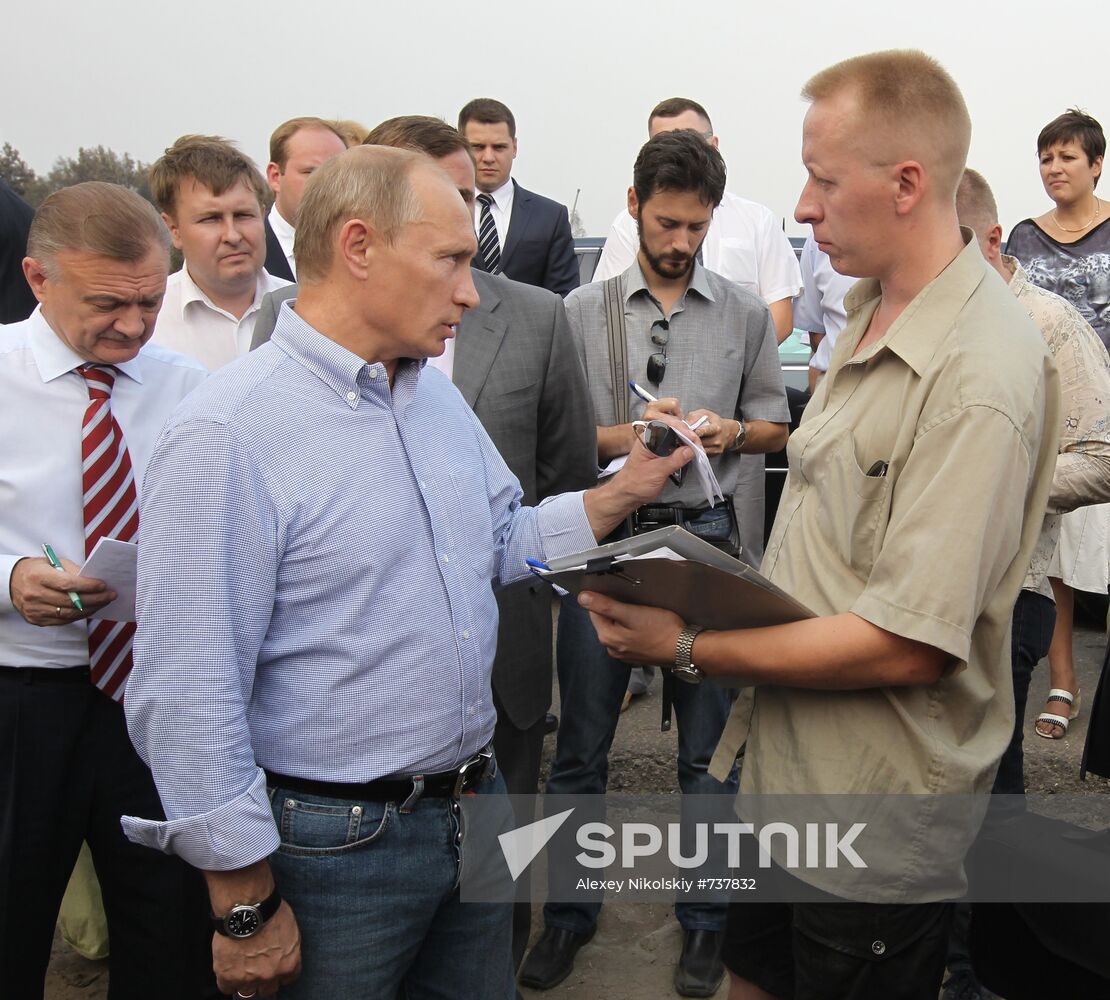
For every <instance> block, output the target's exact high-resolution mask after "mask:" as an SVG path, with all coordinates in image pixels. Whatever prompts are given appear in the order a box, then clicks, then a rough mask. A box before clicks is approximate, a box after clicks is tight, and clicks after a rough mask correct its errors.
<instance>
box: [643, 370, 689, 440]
mask: <svg viewBox="0 0 1110 1000" xmlns="http://www.w3.org/2000/svg"><path fill="white" fill-rule="evenodd" d="M628 388H629V389H631V390H632V391H633V393H635V394H636V395H637V396H639V397H640V399H642V400H643V401H644V402H645V403H647V404H648V405H647V407H646V408H645V410H644V414H643V416H642V417H641V418H640V419H641V420H654V419H655V418H656V417H657V416H659V414H660V413H668V414H670V415H671V416H672V417H678V419H679V420H685V419H686V416H685V414H684V413H683V412H682V407H681V406H680V405H679V402H678V400H677V399H675V398H674V396H664V397H662V398H659V399H657V398H656V397H655V396H653V395H652V394H651V393H650V392H648V391H647V389H645V388H644V387H643V386H642V385H640V384H639V383H638V382H635V381H633V380H631V379H629V382H628ZM707 412H708V411H707ZM707 421H708V418H707V417H699V418H698V419H697V420H695V421H694V422H693V423H692V424H687V426H688V427H689V428H690V430H692V431H695V432H696V433H697V435H698V437H702V436H703V435H702V430H701V429H702V427H703V426H705V424H706V423H707Z"/></svg>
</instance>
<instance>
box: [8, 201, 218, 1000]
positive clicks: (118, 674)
mask: <svg viewBox="0 0 1110 1000" xmlns="http://www.w3.org/2000/svg"><path fill="white" fill-rule="evenodd" d="M168 242H169V236H168V233H167V232H166V229H165V226H164V225H163V224H162V221H161V219H160V218H159V217H158V214H157V212H156V211H155V210H154V208H153V207H152V206H151V205H149V204H148V203H147V202H146V201H144V200H143V199H142V198H141V197H139V196H138V195H137V194H134V193H133V192H131V191H128V190H126V189H125V188H122V187H118V186H116V185H113V184H101V183H89V184H78V185H76V186H74V187H70V188H66V189H63V190H62V191H59V192H57V193H56V194H54V195H52V196H51V197H50V198H48V199H47V200H46V201H45V202H44V203H43V205H42V207H41V208H40V209H39V210H38V212H37V214H36V216H35V220H34V222H33V223H32V226H31V233H30V236H29V239H28V256H27V257H26V258H25V259H24V261H23V270H24V274H25V276H26V278H27V281H28V283H29V285H30V286H31V290H32V291H33V292H34V294H35V297H36V298H37V299H38V302H39V308H38V309H36V310H35V312H34V313H33V314H32V315H31V317H30V318H29V319H27V320H25V321H23V322H22V323H14V324H12V325H10V326H5V327H0V399H2V400H3V407H4V409H3V417H4V419H3V420H0V505H2V508H3V515H2V516H0V575H2V576H3V578H5V579H6V580H7V586H4V587H0V898H2V899H3V900H4V905H3V906H2V907H0V983H2V984H3V992H4V993H5V995H10V996H13V997H16V996H18V997H21V998H22V997H36V996H41V995H42V991H43V979H44V976H45V972H46V967H47V964H48V961H49V956H50V947H51V940H52V937H53V930H54V922H55V920H56V918H57V913H58V907H59V904H60V902H61V898H62V893H63V891H64V889H65V886H66V881H67V879H68V877H69V873H70V871H71V870H72V868H73V864H74V861H75V860H76V858H77V853H78V849H79V848H80V846H81V842H82V841H87V842H88V844H89V846H90V848H91V850H92V855H93V860H94V862H95V864H96V870H97V875H98V877H99V879H100V882H101V886H102V890H103V896H104V904H105V910H106V912H107V917H108V929H109V935H110V938H111V973H110V974H111V988H112V993H113V995H118V996H140V995H142V994H143V993H144V992H147V991H149V989H150V987H151V984H152V983H157V984H158V995H159V996H181V997H186V996H188V997H196V996H198V995H199V994H200V990H201V987H200V982H201V979H200V977H201V976H202V975H203V973H204V966H205V963H204V961H203V959H204V944H205V937H206V934H205V927H206V921H204V920H203V916H204V914H203V912H202V910H201V907H202V906H203V903H202V900H203V896H202V895H201V893H200V885H199V881H198V879H197V876H196V873H195V872H190V871H188V870H187V869H186V867H185V866H184V865H183V864H182V863H181V862H180V861H179V860H178V859H176V858H169V857H165V856H163V855H160V854H158V853H157V852H155V851H151V850H148V849H146V848H143V847H139V846H136V845H134V844H131V843H130V842H129V841H128V840H127V839H126V838H125V837H124V836H123V833H122V831H121V829H120V822H119V818H120V815H121V814H123V813H134V812H137V811H140V812H141V811H142V810H144V809H155V810H158V809H160V806H159V802H158V794H157V791H156V790H155V787H154V783H153V781H152V779H151V776H150V772H149V770H147V768H146V766H145V765H144V764H143V763H142V761H141V760H140V759H139V757H138V756H137V755H136V753H135V752H134V750H133V749H132V747H131V744H130V741H129V740H128V737H127V727H126V723H125V720H124V715H123V710H122V707H121V702H122V701H123V698H124V694H125V691H126V685H127V676H128V673H129V672H130V670H131V639H132V635H133V633H134V631H135V625H134V623H133V622H118V621H110V620H106V619H102V618H99V617H98V612H99V611H101V610H102V609H103V608H105V607H106V606H107V605H108V604H109V603H110V602H111V601H112V600H113V599H114V598H115V594H114V593H113V592H112V591H111V589H110V586H109V584H108V583H105V582H104V581H101V580H93V579H88V578H86V577H82V576H79V575H78V568H79V565H80V564H81V563H82V562H84V560H85V558H86V557H87V555H88V554H89V553H91V552H92V550H93V548H94V547H95V545H96V543H97V542H98V541H99V540H100V539H101V538H117V539H120V540H123V541H135V540H137V538H138V528H139V515H138V490H139V489H141V487H142V476H143V470H144V468H145V465H146V460H147V457H148V456H149V454H150V452H151V450H152V449H153V447H154V443H155V441H156V440H157V438H158V435H159V433H160V431H161V428H162V425H163V423H164V422H165V420H166V417H167V416H168V415H169V413H170V412H171V411H172V410H173V408H174V407H175V406H176V405H177V404H178V402H180V401H181V399H183V398H184V397H185V396H186V395H187V394H188V393H189V392H190V391H191V390H192V389H193V388H195V387H196V386H197V385H198V384H199V383H200V382H201V381H202V380H203V379H204V377H205V372H204V369H203V368H202V367H201V366H200V365H199V364H197V363H196V362H194V361H192V360H190V359H188V358H185V357H183V356H182V355H178V354H175V353H173V352H170V351H167V350H164V349H162V348H160V347H157V346H156V345H149V346H146V347H144V345H146V343H147V341H148V340H149V339H150V336H151V334H152V333H153V332H154V321H155V318H156V316H157V314H158V308H159V306H160V305H161V301H162V294H163V292H164V291H165V287H166V274H167V269H168V252H167V251H168ZM47 545H48V546H49V547H50V550H51V552H56V553H57V558H58V562H59V563H60V567H59V566H54V565H52V560H50V559H47V558H42V557H40V556H39V555H38V553H39V552H41V551H43V550H44V549H45V548H46V546H47ZM167 991H168V992H167Z"/></svg>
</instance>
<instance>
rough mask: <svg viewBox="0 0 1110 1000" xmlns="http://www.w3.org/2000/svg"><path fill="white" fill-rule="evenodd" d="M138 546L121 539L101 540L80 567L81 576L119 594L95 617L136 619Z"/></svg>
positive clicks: (124, 620)
mask: <svg viewBox="0 0 1110 1000" xmlns="http://www.w3.org/2000/svg"><path fill="white" fill-rule="evenodd" d="M138 561H139V546H138V545H136V544H135V543H134V542H121V541H120V540H119V539H118V538H102V539H100V541H99V542H97V543H96V546H95V548H93V550H92V554H91V555H90V556H89V558H88V559H86V560H85V565H84V566H82V567H81V576H87V577H89V578H91V579H94V580H103V581H104V582H105V583H106V584H108V586H109V587H111V589H112V590H114V591H115V592H116V595H117V596H116V599H115V600H114V601H112V603H111V604H109V605H108V606H107V607H106V608H104V609H103V610H101V611H98V612H97V613H96V615H95V617H96V618H103V619H106V620H107V621H110V622H133V621H134V620H135V582H136V577H137V574H138Z"/></svg>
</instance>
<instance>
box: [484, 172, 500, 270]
mask: <svg viewBox="0 0 1110 1000" xmlns="http://www.w3.org/2000/svg"><path fill="white" fill-rule="evenodd" d="M478 201H479V202H481V204H482V216H481V219H480V220H479V222H478V257H479V259H480V260H481V264H482V269H483V270H485V271H488V272H489V273H490V274H500V272H501V244H500V243H499V242H498V241H497V224H496V223H495V222H494V221H493V212H492V211H491V210H490V206H491V205H493V196H492V195H488V194H485V193H484V192H483V193H482V194H480V195H478Z"/></svg>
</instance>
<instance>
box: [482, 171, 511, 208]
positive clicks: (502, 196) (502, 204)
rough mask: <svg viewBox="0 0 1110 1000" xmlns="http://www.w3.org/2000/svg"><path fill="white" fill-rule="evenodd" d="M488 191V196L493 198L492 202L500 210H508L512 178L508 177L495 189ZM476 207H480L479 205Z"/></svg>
mask: <svg viewBox="0 0 1110 1000" xmlns="http://www.w3.org/2000/svg"><path fill="white" fill-rule="evenodd" d="M488 193H489V195H490V197H491V198H493V201H494V204H495V205H497V207H498V208H499V209H501V211H502V212H508V211H509V208H510V206H511V205H512V203H513V193H514V192H513V179H512V178H511V177H510V178H509V179H508V180H507V181H505V183H504V184H502V185H501V187H499V188H498V189H497V190H496V191H490V192H488ZM478 207H479V208H481V206H480V205H479V206H478Z"/></svg>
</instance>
